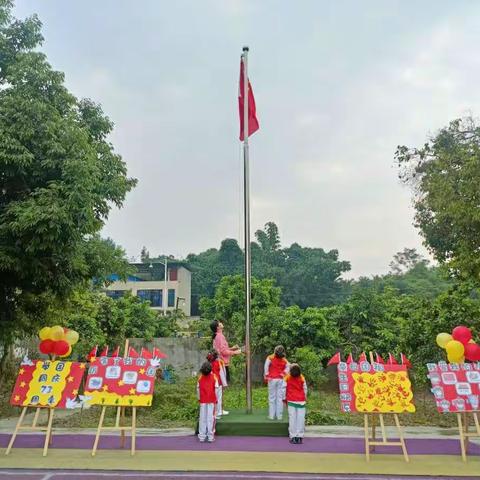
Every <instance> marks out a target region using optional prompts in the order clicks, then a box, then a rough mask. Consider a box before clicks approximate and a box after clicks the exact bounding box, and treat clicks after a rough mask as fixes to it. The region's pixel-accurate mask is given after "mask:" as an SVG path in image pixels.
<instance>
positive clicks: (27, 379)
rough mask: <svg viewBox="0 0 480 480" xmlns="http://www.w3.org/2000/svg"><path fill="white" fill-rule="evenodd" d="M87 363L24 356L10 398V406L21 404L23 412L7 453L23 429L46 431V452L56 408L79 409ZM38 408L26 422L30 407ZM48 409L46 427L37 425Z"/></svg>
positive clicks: (44, 453)
mask: <svg viewBox="0 0 480 480" xmlns="http://www.w3.org/2000/svg"><path fill="white" fill-rule="evenodd" d="M84 369H85V364H83V363H77V362H64V361H61V360H55V361H52V360H34V361H32V360H29V359H28V358H24V360H23V361H22V363H21V365H20V370H19V372H18V375H17V380H16V382H15V386H14V388H13V392H12V396H11V398H10V403H11V405H15V406H18V407H22V412H21V414H20V417H19V419H18V422H17V425H16V427H15V430H14V432H13V435H12V437H11V438H10V442H9V444H8V447H7V450H6V452H5V454H6V455H8V454H9V453H10V451H11V449H12V447H13V444H14V442H15V439H16V437H17V435H18V433H19V431H21V430H28V431H44V432H45V442H44V447H43V456H46V455H47V451H48V445H49V443H50V440H51V436H52V423H53V415H54V411H55V409H57V408H78V407H79V406H80V405H81V404H80V402H78V401H77V395H78V389H79V387H80V383H81V381H82V377H83V373H84V371H85V370H84ZM29 408H31V409H35V415H34V417H33V422H32V424H31V425H24V420H25V415H26V414H27V410H28V409H29ZM42 409H44V410H47V412H48V422H47V426H46V427H41V426H38V420H39V416H40V412H41V410H42Z"/></svg>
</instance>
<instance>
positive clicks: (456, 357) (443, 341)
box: [437, 325, 480, 363]
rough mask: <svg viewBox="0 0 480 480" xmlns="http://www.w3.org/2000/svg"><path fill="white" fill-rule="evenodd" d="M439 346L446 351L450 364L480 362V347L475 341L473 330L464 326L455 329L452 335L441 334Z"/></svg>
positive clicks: (438, 341) (438, 339) (438, 340)
mask: <svg viewBox="0 0 480 480" xmlns="http://www.w3.org/2000/svg"><path fill="white" fill-rule="evenodd" d="M437 345H438V346H439V347H441V348H443V349H445V350H446V352H447V358H448V361H449V362H450V363H463V362H464V361H465V360H469V361H470V362H479V361H480V345H477V344H476V343H475V342H474V341H473V339H472V332H471V330H470V329H469V328H468V327H465V326H463V325H460V326H458V327H455V328H454V329H453V330H452V334H451V335H450V333H445V332H444V333H439V334H438V335H437Z"/></svg>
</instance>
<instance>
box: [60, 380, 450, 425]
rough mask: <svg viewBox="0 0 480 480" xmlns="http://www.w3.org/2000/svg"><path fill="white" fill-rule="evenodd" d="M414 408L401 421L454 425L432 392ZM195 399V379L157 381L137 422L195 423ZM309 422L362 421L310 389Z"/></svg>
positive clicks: (92, 420) (235, 394)
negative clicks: (440, 407)
mask: <svg viewBox="0 0 480 480" xmlns="http://www.w3.org/2000/svg"><path fill="white" fill-rule="evenodd" d="M267 404H268V402H267V388H266V387H265V386H258V387H255V388H254V389H253V407H254V408H266V407H267ZM415 405H416V407H417V412H416V413H415V414H403V415H402V416H401V422H402V424H403V425H418V426H428V425H430V426H436V427H451V426H455V425H456V423H455V420H456V419H455V416H454V415H441V414H439V413H438V412H437V409H436V406H435V402H434V399H433V396H432V395H431V394H430V393H429V392H425V393H419V394H418V393H417V395H416V397H415ZM225 407H226V408H227V409H237V408H238V409H242V408H245V391H244V388H243V387H242V386H239V385H234V386H231V387H229V388H228V389H226V391H225ZM197 408H198V405H197V401H196V397H195V380H193V379H190V380H187V381H182V382H179V383H177V384H165V383H162V384H160V385H157V387H156V393H155V396H154V401H153V405H152V407H151V408H139V409H138V410H137V411H138V414H137V425H138V426H139V427H149V428H173V427H194V426H195V424H196V421H197ZM115 411H116V409H115V408H113V407H112V408H108V409H107V414H106V424H107V425H108V424H110V425H112V424H113V422H114V416H115ZM307 411H308V413H307V424H308V425H354V426H362V425H363V415H355V414H351V415H347V414H343V413H341V412H340V408H339V399H338V392H336V391H333V390H318V389H317V390H314V389H311V390H310V394H309V398H308V410H307ZM99 416H100V407H98V406H94V407H92V408H90V409H88V410H83V411H81V412H79V413H78V414H75V415H72V416H70V417H67V418H63V419H58V420H57V421H56V422H55V423H56V426H57V427H66V428H69V427H70V428H73V427H77V428H78V427H84V428H87V427H90V428H94V427H96V426H97V424H98V419H99Z"/></svg>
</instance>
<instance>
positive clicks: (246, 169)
mask: <svg viewBox="0 0 480 480" xmlns="http://www.w3.org/2000/svg"><path fill="white" fill-rule="evenodd" d="M242 60H243V195H244V204H243V207H244V234H245V359H246V370H247V375H246V377H247V378H246V381H247V389H246V394H247V413H252V363H251V354H250V310H251V305H250V303H251V274H252V272H251V266H252V262H251V252H250V162H249V155H248V47H246V46H245V47H243V54H242Z"/></svg>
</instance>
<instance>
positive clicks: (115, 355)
mask: <svg viewBox="0 0 480 480" xmlns="http://www.w3.org/2000/svg"><path fill="white" fill-rule="evenodd" d="M119 355H120V346H118V347H117V348H116V349H115V350H114V351H113V352H112V357H118V356H119Z"/></svg>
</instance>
